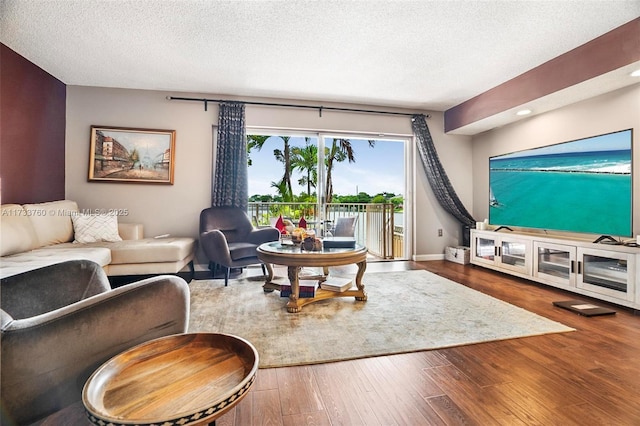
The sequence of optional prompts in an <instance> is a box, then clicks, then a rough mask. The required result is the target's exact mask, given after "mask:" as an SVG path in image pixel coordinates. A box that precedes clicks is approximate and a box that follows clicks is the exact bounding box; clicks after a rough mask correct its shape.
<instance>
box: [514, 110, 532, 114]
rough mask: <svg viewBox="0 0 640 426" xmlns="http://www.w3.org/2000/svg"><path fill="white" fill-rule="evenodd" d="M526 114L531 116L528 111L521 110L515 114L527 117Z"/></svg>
mask: <svg viewBox="0 0 640 426" xmlns="http://www.w3.org/2000/svg"><path fill="white" fill-rule="evenodd" d="M527 114H531V110H530V109H521V110H520V111H518V112H516V115H527Z"/></svg>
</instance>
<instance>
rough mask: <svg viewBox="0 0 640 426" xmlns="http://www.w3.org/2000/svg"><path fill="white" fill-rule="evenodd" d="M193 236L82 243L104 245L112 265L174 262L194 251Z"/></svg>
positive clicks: (84, 246) (72, 244)
mask: <svg viewBox="0 0 640 426" xmlns="http://www.w3.org/2000/svg"><path fill="white" fill-rule="evenodd" d="M195 244H196V242H195V239H193V238H188V237H184V238H179V237H175V238H174V237H169V238H143V239H141V240H123V241H116V242H96V243H88V244H82V246H80V247H82V248H80V251H83V250H84V248H97V247H104V248H108V249H109V250H111V262H110V264H112V265H117V264H127V263H157V262H176V261H178V260H182V259H184V258H186V257H189V256H190V255H192V254H193V252H194V251H195ZM69 247H79V245H78V244H74V243H67V244H58V245H57V246H55V247H52V249H54V248H55V249H61V248H69Z"/></svg>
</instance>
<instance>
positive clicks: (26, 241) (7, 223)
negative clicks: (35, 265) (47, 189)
mask: <svg viewBox="0 0 640 426" xmlns="http://www.w3.org/2000/svg"><path fill="white" fill-rule="evenodd" d="M0 215H1V216H0V228H1V229H0V235H2V238H0V255H1V256H8V255H11V254H15V253H21V252H23V251H29V250H31V249H34V248H36V247H38V244H39V243H38V236H37V235H36V231H35V230H34V229H33V225H32V224H31V221H30V220H29V217H28V216H27V212H26V211H25V210H24V208H23V207H22V206H20V205H18V204H5V205H3V206H2V210H1V211H0Z"/></svg>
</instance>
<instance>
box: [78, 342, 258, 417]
mask: <svg viewBox="0 0 640 426" xmlns="http://www.w3.org/2000/svg"><path fill="white" fill-rule="evenodd" d="M257 371H258V352H257V351H256V349H255V348H254V347H253V345H252V344H251V343H249V342H248V341H246V340H244V339H242V338H239V337H236V336H232V335H228V334H216V333H192V334H175V335H172V336H166V337H161V338H159V339H155V340H151V341H149V342H146V343H143V344H141V345H138V346H135V347H133V348H131V349H129V350H127V351H125V352H123V353H121V354H119V355H116V356H115V357H113V358H111V359H110V360H109V361H107V362H106V363H104V364H103V365H102V366H101V367H100V368H98V369H97V370H96V371H95V372H94V373H93V374H92V375H91V377H89V380H87V382H86V383H85V386H84V389H83V391H82V402H83V404H84V406H85V409H86V410H87V415H88V417H89V420H90V421H91V422H92V423H94V424H96V425H102V426H104V425H114V426H116V425H142V424H144V425H148V424H157V425H200V424H209V423H215V419H217V418H218V417H220V416H221V415H223V414H224V413H226V412H227V411H228V410H229V409H231V408H232V407H233V406H234V405H235V404H237V403H238V402H239V401H240V400H241V399H242V398H243V397H244V396H246V394H247V392H248V391H249V388H251V386H252V385H253V383H254V381H255V378H256V373H257Z"/></svg>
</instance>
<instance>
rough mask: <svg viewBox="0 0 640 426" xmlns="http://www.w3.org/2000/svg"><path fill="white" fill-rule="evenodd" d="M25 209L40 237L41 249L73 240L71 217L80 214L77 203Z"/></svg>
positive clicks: (39, 244) (26, 207)
mask: <svg viewBox="0 0 640 426" xmlns="http://www.w3.org/2000/svg"><path fill="white" fill-rule="evenodd" d="M23 207H24V209H25V211H26V212H27V216H28V217H29V220H30V221H31V224H32V225H33V229H34V230H35V233H36V235H37V236H38V246H39V247H43V246H49V245H51V244H59V243H66V242H68V241H72V240H73V224H72V223H71V216H72V215H74V214H77V213H78V204H77V203H76V202H75V201H69V200H61V201H52V202H48V203H38V204H25V205H24V206H23Z"/></svg>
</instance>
